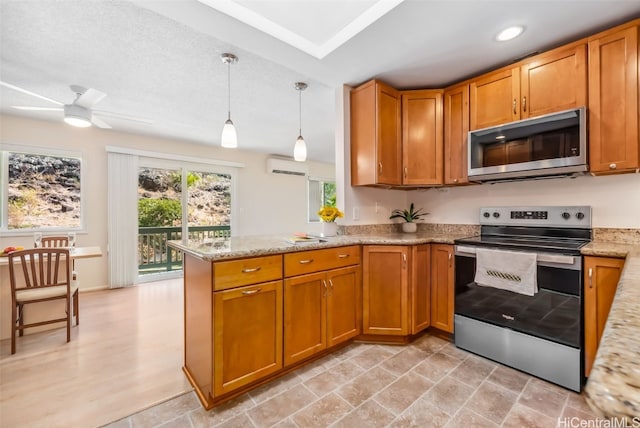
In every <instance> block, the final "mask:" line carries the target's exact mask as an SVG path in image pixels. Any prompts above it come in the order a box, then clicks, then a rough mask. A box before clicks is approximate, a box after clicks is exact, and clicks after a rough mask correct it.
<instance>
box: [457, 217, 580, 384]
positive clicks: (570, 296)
mask: <svg viewBox="0 0 640 428" xmlns="http://www.w3.org/2000/svg"><path fill="white" fill-rule="evenodd" d="M480 224H481V234H480V236H477V237H472V238H466V239H459V240H456V241H455V244H456V247H455V261H456V263H455V274H456V275H455V284H456V297H455V317H454V318H455V343H456V346H458V347H460V348H463V349H466V350H468V351H471V352H473V353H476V354H479V355H482V356H485V357H487V358H490V359H493V360H495V361H498V362H500V363H503V364H505V365H508V366H511V367H514V368H516V369H519V370H522V371H525V372H527V373H530V374H533V375H535V376H538V377H540V378H543V379H546V380H548V381H550V382H553V383H556V384H558V385H561V386H564V387H566V388H569V389H572V390H574V391H580V390H581V388H582V384H583V380H584V375H583V373H584V367H583V361H584V356H583V303H582V294H583V293H582V287H583V284H582V257H581V255H580V248H581V247H582V246H584V245H585V244H587V243H588V242H589V241H590V240H591V208H590V207H586V206H572V207H557V206H554V207H493V208H482V209H481V210H480ZM505 284H506V285H505ZM511 284H513V287H512V286H511Z"/></svg>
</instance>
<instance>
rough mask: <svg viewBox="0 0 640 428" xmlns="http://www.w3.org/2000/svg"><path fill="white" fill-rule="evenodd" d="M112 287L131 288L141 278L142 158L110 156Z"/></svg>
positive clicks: (110, 265)
mask: <svg viewBox="0 0 640 428" xmlns="http://www.w3.org/2000/svg"><path fill="white" fill-rule="evenodd" d="M107 179H108V189H107V193H108V201H109V206H108V222H109V225H108V228H109V230H108V232H107V234H108V239H109V244H108V258H109V286H110V287H111V288H118V287H128V286H131V285H134V284H135V283H136V280H137V277H138V206H137V202H138V194H137V191H138V156H137V155H133V154H125V153H115V152H109V153H108V172H107Z"/></svg>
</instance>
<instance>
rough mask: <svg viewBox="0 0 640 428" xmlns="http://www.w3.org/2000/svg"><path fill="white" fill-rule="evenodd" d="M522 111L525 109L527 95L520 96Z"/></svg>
mask: <svg viewBox="0 0 640 428" xmlns="http://www.w3.org/2000/svg"><path fill="white" fill-rule="evenodd" d="M522 111H527V97H522Z"/></svg>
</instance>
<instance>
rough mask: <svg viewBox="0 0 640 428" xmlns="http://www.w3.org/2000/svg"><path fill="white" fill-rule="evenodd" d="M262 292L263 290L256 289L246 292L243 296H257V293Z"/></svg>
mask: <svg viewBox="0 0 640 428" xmlns="http://www.w3.org/2000/svg"><path fill="white" fill-rule="evenodd" d="M260 291H262V288H256V289H255V290H245V291H243V292H242V294H244V295H245V296H247V295H249V294H256V293H258V292H260Z"/></svg>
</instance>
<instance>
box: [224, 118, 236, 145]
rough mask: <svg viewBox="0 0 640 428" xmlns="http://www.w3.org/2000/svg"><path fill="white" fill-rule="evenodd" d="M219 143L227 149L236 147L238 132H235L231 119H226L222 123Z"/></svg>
mask: <svg viewBox="0 0 640 428" xmlns="http://www.w3.org/2000/svg"><path fill="white" fill-rule="evenodd" d="M220 145H221V146H222V147H226V148H228V149H235V148H236V147H238V134H237V133H236V127H235V126H234V125H233V122H232V121H231V119H227V121H226V122H225V123H224V127H223V128H222V138H221V139H220Z"/></svg>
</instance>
